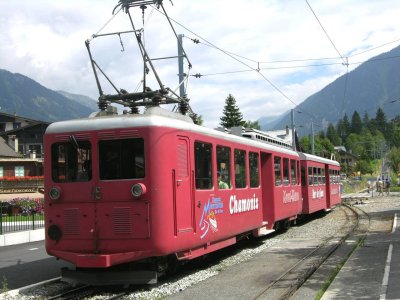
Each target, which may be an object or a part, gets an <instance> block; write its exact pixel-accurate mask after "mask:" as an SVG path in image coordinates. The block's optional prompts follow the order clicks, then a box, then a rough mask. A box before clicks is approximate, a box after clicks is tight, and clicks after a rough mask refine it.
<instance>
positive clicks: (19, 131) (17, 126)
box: [0, 113, 50, 177]
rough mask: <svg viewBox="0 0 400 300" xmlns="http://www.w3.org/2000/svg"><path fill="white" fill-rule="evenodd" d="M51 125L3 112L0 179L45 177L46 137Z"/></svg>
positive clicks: (0, 130) (1, 117)
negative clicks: (44, 152)
mask: <svg viewBox="0 0 400 300" xmlns="http://www.w3.org/2000/svg"><path fill="white" fill-rule="evenodd" d="M49 124H50V123H48V122H42V121H37V120H32V119H28V118H24V117H19V116H17V115H10V114H6V113H0V137H1V138H0V177H13V176H15V177H25V176H28V177H30V176H42V175H43V136H44V132H45V131H46V128H47V126H48V125H49Z"/></svg>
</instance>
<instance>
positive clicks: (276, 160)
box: [274, 156, 282, 186]
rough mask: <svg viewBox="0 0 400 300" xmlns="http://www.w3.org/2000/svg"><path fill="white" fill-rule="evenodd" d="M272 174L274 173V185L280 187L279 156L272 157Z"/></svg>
mask: <svg viewBox="0 0 400 300" xmlns="http://www.w3.org/2000/svg"><path fill="white" fill-rule="evenodd" d="M274 172H275V185H276V186H278V185H282V175H281V158H280V157H279V156H275V157H274Z"/></svg>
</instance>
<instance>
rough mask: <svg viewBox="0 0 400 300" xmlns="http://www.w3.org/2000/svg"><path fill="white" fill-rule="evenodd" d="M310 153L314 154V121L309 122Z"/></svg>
mask: <svg viewBox="0 0 400 300" xmlns="http://www.w3.org/2000/svg"><path fill="white" fill-rule="evenodd" d="M311 154H312V155H315V141H314V123H313V122H311Z"/></svg>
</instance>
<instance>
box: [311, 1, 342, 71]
mask: <svg viewBox="0 0 400 300" xmlns="http://www.w3.org/2000/svg"><path fill="white" fill-rule="evenodd" d="M305 1H306V3H307V5H308V7H309V8H310V10H311V12H312V13H313V15H314V17H315V19H316V20H317V22H318V24H319V26H320V27H321V28H322V30H323V31H324V33H325V35H326V37H327V38H328V40H329V41H330V42H331V44H332V46H333V48H334V49H335V50H336V52H337V54H339V56H340V57H341V58H342V60H343V64H344V65H346V63H347V61H346V60H345V59H344V57H343V56H342V54H341V53H340V52H339V50H338V49H337V47H336V46H335V43H334V42H333V41H332V39H331V38H330V36H329V34H328V32H327V31H326V30H325V28H324V26H323V25H322V23H321V21H320V20H319V19H318V16H317V14H316V13H315V12H314V10H313V8H312V7H311V5H310V3H308V1H307V0H305Z"/></svg>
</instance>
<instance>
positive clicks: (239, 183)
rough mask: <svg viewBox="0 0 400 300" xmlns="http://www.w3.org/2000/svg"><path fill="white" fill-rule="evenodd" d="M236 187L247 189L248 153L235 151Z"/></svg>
mask: <svg viewBox="0 0 400 300" xmlns="http://www.w3.org/2000/svg"><path fill="white" fill-rule="evenodd" d="M235 187H236V188H244V187H246V151H244V150H238V149H235Z"/></svg>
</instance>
